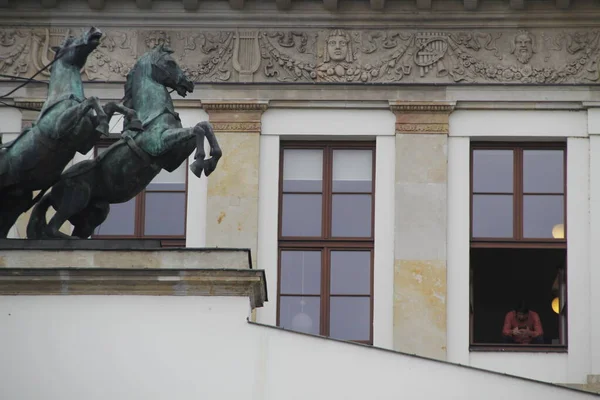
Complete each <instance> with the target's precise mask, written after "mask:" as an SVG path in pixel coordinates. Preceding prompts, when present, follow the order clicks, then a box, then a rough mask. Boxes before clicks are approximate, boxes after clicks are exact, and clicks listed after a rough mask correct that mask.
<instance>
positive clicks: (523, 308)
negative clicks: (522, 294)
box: [515, 300, 529, 314]
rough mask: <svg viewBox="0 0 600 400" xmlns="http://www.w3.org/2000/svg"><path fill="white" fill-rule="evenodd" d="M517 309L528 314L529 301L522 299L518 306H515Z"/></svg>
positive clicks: (518, 311)
mask: <svg viewBox="0 0 600 400" xmlns="http://www.w3.org/2000/svg"><path fill="white" fill-rule="evenodd" d="M515 311H516V312H517V313H522V314H527V313H528V312H529V307H528V306H527V303H526V302H525V300H520V301H519V302H518V303H517V306H516V307H515Z"/></svg>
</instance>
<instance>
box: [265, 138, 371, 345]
mask: <svg viewBox="0 0 600 400" xmlns="http://www.w3.org/2000/svg"><path fill="white" fill-rule="evenodd" d="M374 161H375V150H374V145H373V143H371V142H365V143H343V144H342V143H317V144H313V143H290V144H284V146H282V152H281V174H280V202H279V204H280V215H279V287H278V294H279V296H278V322H277V323H278V325H279V326H282V327H283V328H286V329H292V330H296V331H301V332H306V333H312V334H320V335H324V336H330V337H332V338H336V339H342V340H352V341H358V342H362V343H369V344H370V343H372V338H373V329H372V319H373V317H372V314H373V312H372V311H373V207H374V176H375V167H374Z"/></svg>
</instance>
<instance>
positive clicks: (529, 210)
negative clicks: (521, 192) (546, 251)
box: [523, 195, 565, 238]
mask: <svg viewBox="0 0 600 400" xmlns="http://www.w3.org/2000/svg"><path fill="white" fill-rule="evenodd" d="M564 207H565V205H564V202H563V196H562V195H555V196H544V195H537V196H528V195H525V196H523V236H524V237H525V238H552V237H553V236H552V231H553V229H554V227H555V226H556V225H559V224H562V223H563V221H564V216H563V214H564V209H565V208H564Z"/></svg>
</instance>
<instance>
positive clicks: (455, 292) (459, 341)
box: [446, 120, 470, 365]
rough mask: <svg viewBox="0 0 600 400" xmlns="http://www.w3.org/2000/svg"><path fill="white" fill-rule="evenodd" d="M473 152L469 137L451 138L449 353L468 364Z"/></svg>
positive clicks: (453, 358) (456, 360)
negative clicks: (470, 182)
mask: <svg viewBox="0 0 600 400" xmlns="http://www.w3.org/2000/svg"><path fill="white" fill-rule="evenodd" d="M450 127H452V120H451V121H450ZM469 151H470V140H469V138H468V137H450V138H448V217H447V218H448V223H447V228H446V229H447V231H448V235H447V237H448V239H447V249H446V254H447V257H448V258H447V264H446V265H447V267H446V268H447V270H446V274H447V278H446V282H447V283H446V284H447V288H446V290H447V300H446V318H447V322H446V326H447V328H446V329H447V330H446V341H447V353H446V354H447V357H448V358H447V359H448V361H450V362H455V363H459V364H464V365H468V364H469V220H470V207H469V204H470V200H469V187H470V186H469V176H470V173H469V169H470V162H469V158H470V154H469Z"/></svg>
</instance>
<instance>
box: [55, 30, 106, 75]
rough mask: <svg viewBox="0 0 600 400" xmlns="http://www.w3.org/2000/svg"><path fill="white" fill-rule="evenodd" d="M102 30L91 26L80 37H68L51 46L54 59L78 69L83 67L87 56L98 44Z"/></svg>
mask: <svg viewBox="0 0 600 400" xmlns="http://www.w3.org/2000/svg"><path fill="white" fill-rule="evenodd" d="M101 38H102V32H101V31H100V30H99V29H96V28H94V27H91V28H90V29H89V30H88V31H86V32H84V33H83V34H82V35H81V36H80V37H78V38H75V37H72V36H71V37H68V38H67V39H65V41H64V42H63V43H62V45H61V46H59V47H53V48H52V50H53V51H54V53H55V55H54V59H55V60H57V59H60V60H61V61H62V62H63V63H65V64H68V65H73V66H75V67H77V68H78V69H81V68H83V66H84V65H85V62H86V60H87V57H88V56H89V55H90V53H91V52H92V51H94V50H95V49H96V47H98V45H99V44H100V39H101Z"/></svg>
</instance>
